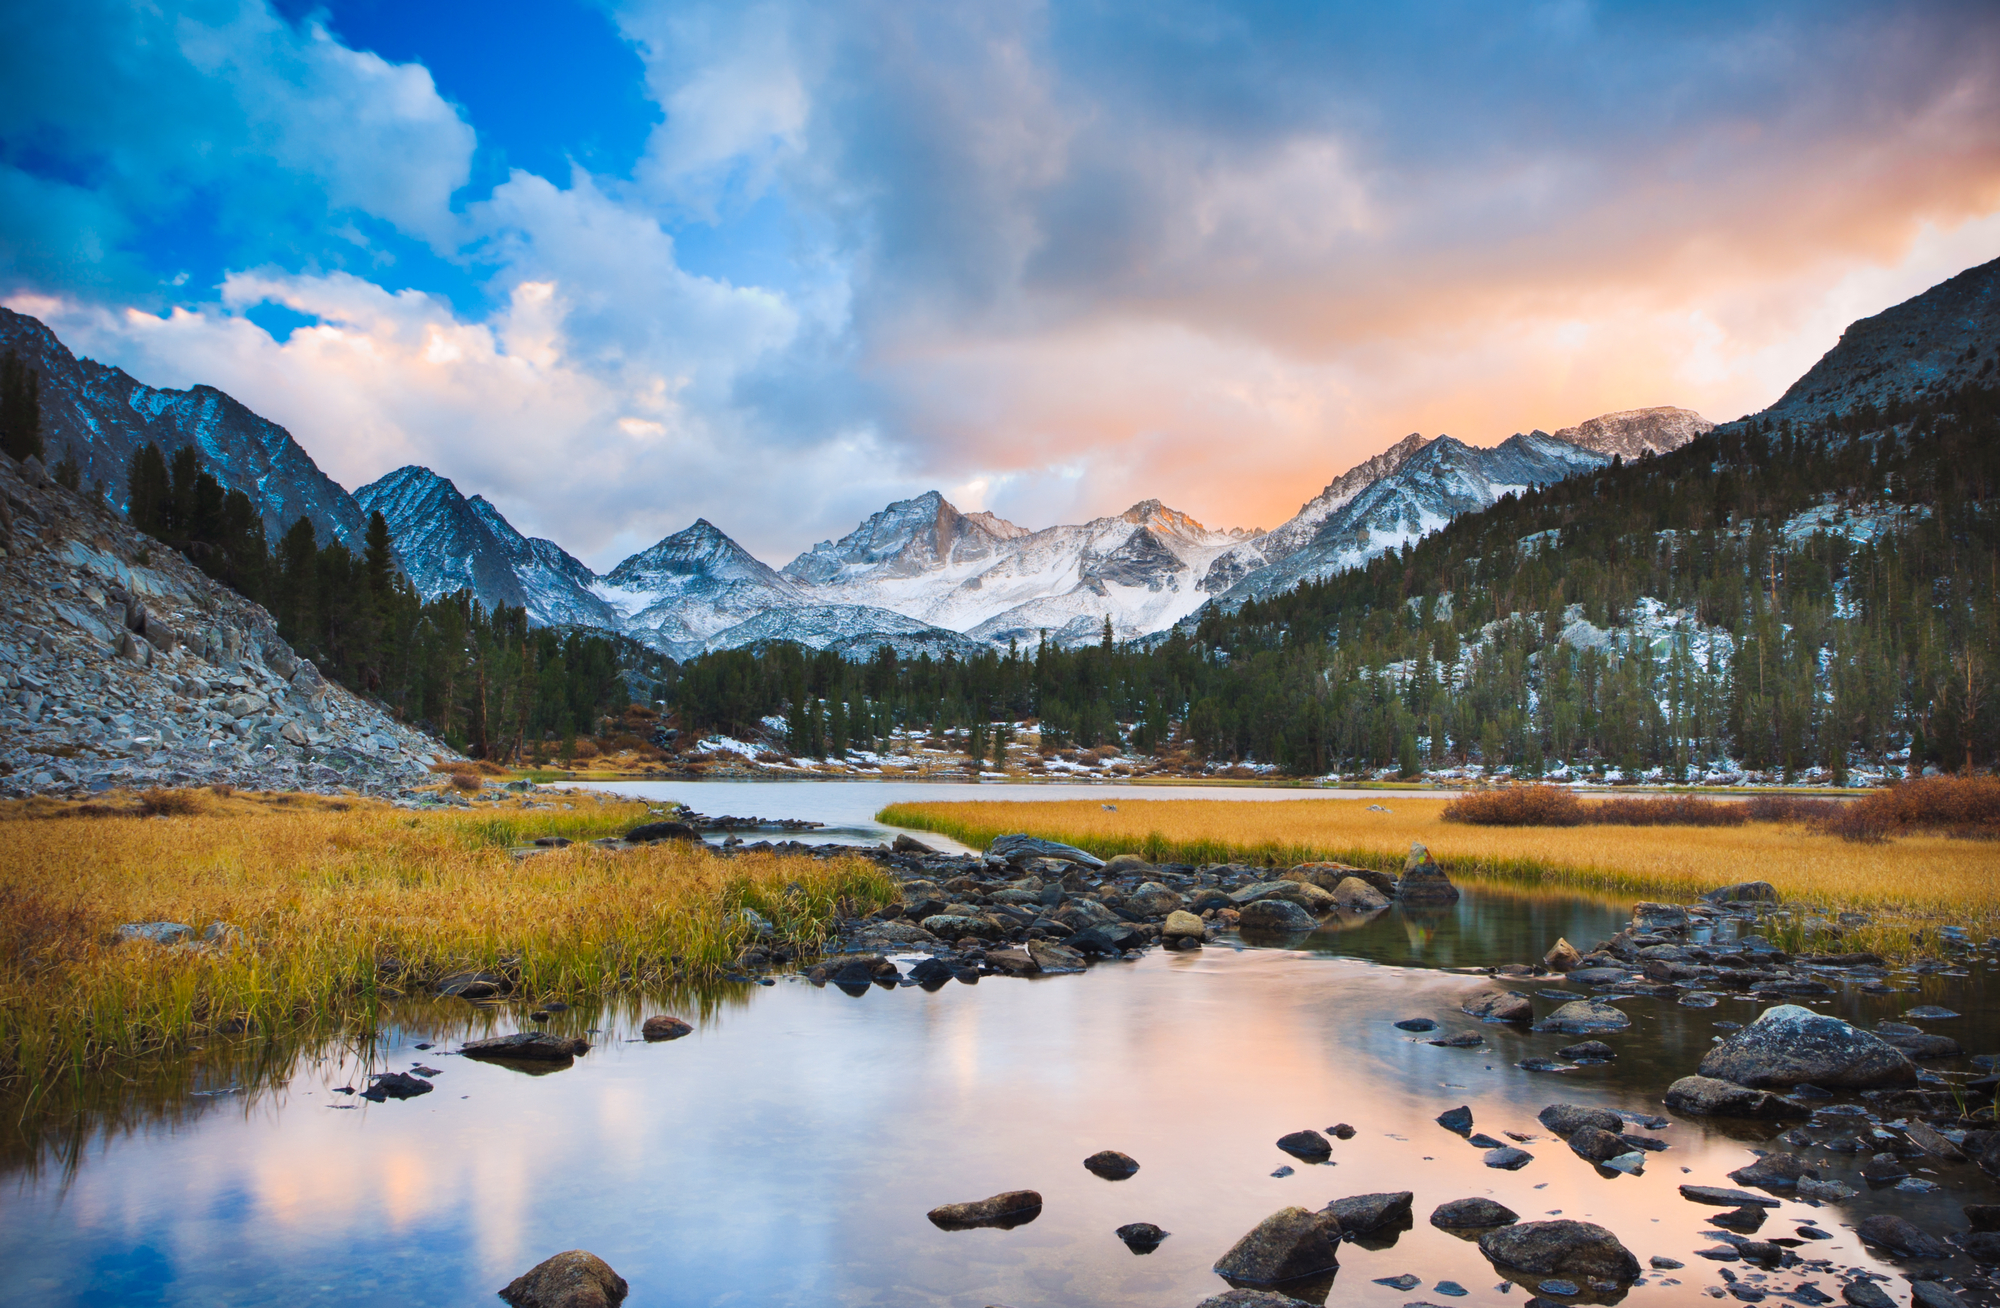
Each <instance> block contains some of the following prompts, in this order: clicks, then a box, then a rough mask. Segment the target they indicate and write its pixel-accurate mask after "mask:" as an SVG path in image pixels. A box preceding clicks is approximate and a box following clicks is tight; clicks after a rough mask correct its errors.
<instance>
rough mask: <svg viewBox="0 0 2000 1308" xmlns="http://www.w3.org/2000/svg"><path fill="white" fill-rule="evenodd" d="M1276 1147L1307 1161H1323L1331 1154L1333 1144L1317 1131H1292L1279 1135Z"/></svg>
mask: <svg viewBox="0 0 2000 1308" xmlns="http://www.w3.org/2000/svg"><path fill="white" fill-rule="evenodd" d="M1278 1148H1280V1149H1282V1150H1284V1151H1285V1152H1286V1153H1288V1154H1290V1155H1291V1156H1292V1157H1294V1158H1298V1159H1302V1160H1303V1161H1305V1162H1308V1163H1323V1162H1325V1161H1326V1160H1327V1159H1328V1158H1331V1157H1332V1156H1333V1146H1332V1145H1331V1144H1329V1143H1327V1138H1326V1137H1325V1136H1323V1135H1321V1134H1320V1133H1319V1132H1317V1131H1293V1132H1292V1133H1291V1134H1290V1135H1283V1136H1279V1137H1278Z"/></svg>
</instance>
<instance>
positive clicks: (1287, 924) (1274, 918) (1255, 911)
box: [1236, 899, 1319, 935]
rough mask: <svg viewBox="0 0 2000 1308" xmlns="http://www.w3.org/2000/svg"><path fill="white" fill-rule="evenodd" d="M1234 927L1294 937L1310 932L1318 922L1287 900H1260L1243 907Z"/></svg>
mask: <svg viewBox="0 0 2000 1308" xmlns="http://www.w3.org/2000/svg"><path fill="white" fill-rule="evenodd" d="M1236 925H1237V928H1238V929H1239V930H1242V931H1250V932H1257V931H1262V932H1267V933H1270V934H1273V935H1295V934H1299V933H1302V932H1307V931H1311V930H1312V929H1313V928H1314V927H1316V926H1318V925H1319V921H1318V919H1316V918H1314V917H1313V915H1312V914H1311V913H1308V912H1306V911H1305V910H1304V909H1303V908H1300V907H1299V906H1298V905H1297V904H1294V903H1292V902H1291V901H1290V900H1289V899H1260V900H1257V901H1256V902H1255V903H1250V904H1245V905H1244V906H1243V909H1242V916H1240V917H1239V918H1238V919H1237V923H1236Z"/></svg>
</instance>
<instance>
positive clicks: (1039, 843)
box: [986, 834, 1104, 870]
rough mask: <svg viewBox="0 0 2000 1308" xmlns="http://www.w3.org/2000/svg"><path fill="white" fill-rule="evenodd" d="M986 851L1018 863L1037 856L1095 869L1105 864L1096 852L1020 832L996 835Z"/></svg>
mask: <svg viewBox="0 0 2000 1308" xmlns="http://www.w3.org/2000/svg"><path fill="white" fill-rule="evenodd" d="M986 853H987V855H988V856H989V857H992V858H1003V859H1005V860H1007V861H1008V862H1009V863H1014V864H1017V865H1018V864H1021V863H1026V862H1028V861H1030V860H1032V859H1037V858H1053V859H1059V860H1061V861H1062V862H1064V863H1075V864H1078V865H1079V866H1082V867H1087V868H1091V869H1093V870H1096V869H1100V868H1102V867H1103V866H1104V860H1103V859H1101V858H1099V857H1098V856H1097V855H1095V854H1091V853H1086V852H1085V851H1083V850H1081V849H1078V848H1077V847H1076V846H1075V845H1065V844H1062V843H1061V842H1059V841H1054V840H1041V839H1037V838H1036V837H1034V836H1028V835H1019V834H1016V835H1011V836H996V837H994V840H993V843H992V844H990V845H988V846H987V847H986Z"/></svg>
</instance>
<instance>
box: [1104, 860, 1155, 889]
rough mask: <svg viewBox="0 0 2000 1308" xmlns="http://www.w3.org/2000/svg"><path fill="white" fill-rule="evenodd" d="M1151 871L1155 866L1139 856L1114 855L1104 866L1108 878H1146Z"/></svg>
mask: <svg viewBox="0 0 2000 1308" xmlns="http://www.w3.org/2000/svg"><path fill="white" fill-rule="evenodd" d="M1151 871H1153V865H1152V864H1151V863H1148V862H1147V861H1146V860H1145V859H1143V858H1141V857H1139V856H1138V855H1137V854H1114V855H1113V856H1112V857H1111V858H1110V860H1109V861H1107V862H1106V863H1105V865H1104V875H1105V876H1108V877H1130V876H1144V875H1145V874H1146V873H1148V872H1151ZM1141 888H1142V889H1143V887H1141Z"/></svg>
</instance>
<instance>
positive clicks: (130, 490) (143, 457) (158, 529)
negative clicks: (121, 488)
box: [125, 443, 173, 540]
mask: <svg viewBox="0 0 2000 1308" xmlns="http://www.w3.org/2000/svg"><path fill="white" fill-rule="evenodd" d="M172 498H173V483H172V482H171V481H170V480H169V479H168V476H167V461H166V459H165V458H164V457H162V455H161V454H160V447H159V446H157V445H153V444H151V443H148V444H146V445H143V446H141V447H140V448H139V449H138V450H136V451H135V452H134V453H133V455H132V462H131V466H130V467H129V468H127V470H126V474H125V514H126V516H127V517H129V518H131V519H132V525H133V526H135V527H137V528H138V529H139V530H140V531H143V532H145V533H146V534H147V535H148V536H154V537H158V538H160V539H162V540H164V539H166V537H167V535H168V533H169V531H170V530H171V526H170V517H169V515H170V513H171V509H170V507H169V502H170V501H171V500H172Z"/></svg>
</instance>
